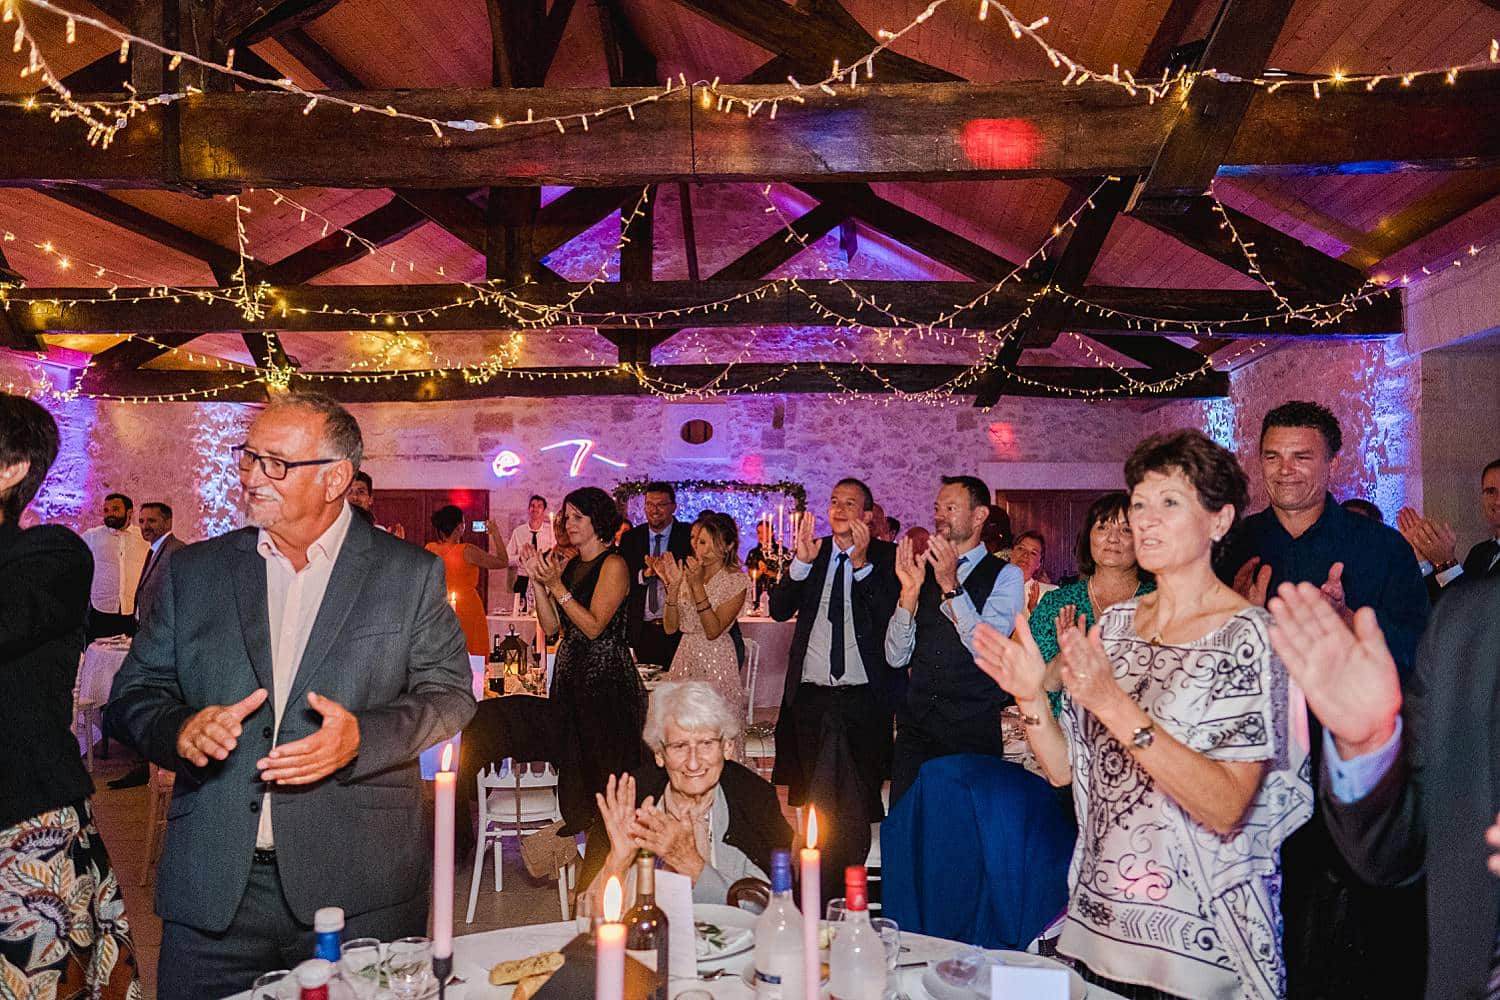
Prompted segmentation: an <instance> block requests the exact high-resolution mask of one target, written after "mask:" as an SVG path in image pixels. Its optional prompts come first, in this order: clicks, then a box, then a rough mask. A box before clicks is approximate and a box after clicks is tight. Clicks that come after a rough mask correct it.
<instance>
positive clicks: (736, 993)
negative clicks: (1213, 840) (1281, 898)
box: [230, 921, 1122, 1000]
mask: <svg viewBox="0 0 1500 1000" xmlns="http://www.w3.org/2000/svg"><path fill="white" fill-rule="evenodd" d="M577 934H578V929H577V927H576V926H574V924H573V922H572V921H568V922H566V923H551V924H534V925H532V926H529V927H509V928H506V929H504V930H498V931H484V932H483V933H480V934H465V935H463V936H462V937H455V938H454V939H453V971H454V975H456V976H458V977H460V978H462V979H463V980H464V981H465V982H464V986H463V988H462V989H457V990H455V989H452V988H450V989H449V990H448V1000H509V998H510V995H511V993H512V992H513V988H512V987H510V986H491V985H490V983H489V971H488V970H489V968H490V967H491V966H492V965H495V964H496V963H498V962H503V961H508V960H511V959H517V958H525V957H526V956H528V955H534V954H536V953H537V952H541V951H556V950H558V949H560V948H562V946H563V945H565V944H567V943H568V942H569V941H571V940H572V939H573V938H574V937H575V936H577ZM901 945H902V947H903V948H906V949H908V950H907V951H903V952H902V953H901V961H902V962H903V963H909V962H932V961H941V960H943V959H945V958H948V957H949V956H951V955H953V954H955V953H956V952H958V951H961V950H963V949H964V948H966V947H967V946H966V945H962V944H959V943H958V942H956V941H945V940H943V939H942V938H934V937H927V936H926V935H925V934H902V935H901ZM749 962H750V954H749V953H748V952H746V953H742V954H739V955H733V956H730V957H728V958H724V959H721V960H719V961H717V962H703V963H701V964H700V966H699V969H700V971H703V972H707V971H711V970H713V969H721V968H722V969H729V970H731V971H730V974H729V975H725V976H723V977H721V978H719V979H710V980H701V979H680V980H679V979H674V980H672V989H671V995H672V996H673V997H677V996H679V995H681V994H682V993H684V992H686V991H688V990H702V991H704V992H706V993H708V994H709V995H710V996H712V997H714V998H716V1000H718V998H722V1000H747V998H750V997H753V996H755V991H754V990H752V989H750V987H748V986H746V985H745V983H744V982H743V981H742V980H741V979H740V976H739V972H740V971H741V970H742V969H743V968H744V967H745V966H746V965H747V964H748V963H749ZM915 971H916V972H917V973H920V972H921V970H920V969H917V970H915ZM916 978H918V977H917V976H913V975H911V974H910V973H909V972H908V973H907V979H910V980H912V981H913V982H914V981H915V980H916ZM905 984H906V979H904V980H903V983H902V985H903V986H905ZM907 995H908V996H909V997H910V998H911V1000H926V995H925V992H924V991H922V990H921V989H920V988H917V989H916V990H915V991H912V990H908V991H907ZM825 996H826V992H825ZM1086 996H1087V1000H1122V998H1121V997H1120V995H1119V994H1118V993H1114V992H1112V991H1110V990H1106V989H1104V988H1102V987H1099V986H1090V987H1089V988H1088V992H1087V994H1086ZM230 1000H250V994H249V992H248V991H247V992H245V993H240V994H236V995H235V996H234V997H232V998H230Z"/></svg>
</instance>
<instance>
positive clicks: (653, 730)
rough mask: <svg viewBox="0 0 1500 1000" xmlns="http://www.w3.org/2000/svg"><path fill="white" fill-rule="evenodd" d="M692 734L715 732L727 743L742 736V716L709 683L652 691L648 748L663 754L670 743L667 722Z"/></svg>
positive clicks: (675, 683) (665, 686) (666, 686)
mask: <svg viewBox="0 0 1500 1000" xmlns="http://www.w3.org/2000/svg"><path fill="white" fill-rule="evenodd" d="M668 722H672V723H675V724H676V726H677V728H678V729H686V730H688V731H689V732H693V731H697V730H700V729H707V730H711V731H715V732H717V733H718V734H719V736H720V737H721V738H722V739H724V740H732V739H734V738H735V737H736V736H738V735H739V734H740V717H739V714H738V713H736V712H735V711H734V710H733V709H731V708H730V707H729V703H728V702H726V701H725V700H724V696H723V695H721V694H720V693H719V692H718V691H717V690H716V689H715V688H714V686H713V685H712V684H710V683H708V682H707V681H672V682H669V683H666V684H662V685H660V686H659V687H657V689H656V690H655V691H652V692H651V704H650V706H649V707H648V708H647V709H646V728H645V731H644V732H643V733H642V738H643V739H644V740H645V741H646V745H647V746H649V747H651V748H652V749H653V750H657V751H660V750H661V748H662V746H663V745H664V744H665V743H666V741H667V723H668Z"/></svg>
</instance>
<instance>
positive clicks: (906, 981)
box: [902, 951, 1089, 1000]
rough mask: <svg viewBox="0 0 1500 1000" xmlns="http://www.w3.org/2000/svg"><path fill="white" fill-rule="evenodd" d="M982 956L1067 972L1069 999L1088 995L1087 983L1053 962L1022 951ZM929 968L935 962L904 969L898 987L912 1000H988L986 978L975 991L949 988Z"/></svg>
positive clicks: (1078, 998) (1065, 967) (1010, 963)
mask: <svg viewBox="0 0 1500 1000" xmlns="http://www.w3.org/2000/svg"><path fill="white" fill-rule="evenodd" d="M986 954H987V955H989V956H990V957H991V958H998V959H1001V960H1003V961H1004V962H1005V964H1007V965H1017V966H1022V967H1026V968H1033V969H1064V970H1066V971H1067V973H1068V998H1069V1000H1084V998H1085V997H1086V996H1087V995H1088V991H1089V988H1088V984H1087V983H1085V982H1084V981H1083V977H1082V976H1080V975H1079V974H1078V973H1076V972H1074V971H1073V970H1072V969H1069V968H1068V967H1067V966H1066V965H1064V964H1063V963H1061V962H1059V961H1057V960H1056V959H1051V958H1046V957H1044V956H1041V955H1032V954H1030V953H1029V952H1024V951H991V952H986ZM933 965H936V963H933V964H932V965H929V966H928V967H927V968H925V969H907V970H904V975H903V978H902V987H903V989H905V990H906V993H907V995H908V996H910V997H911V998H912V1000H974V998H975V997H981V998H984V1000H989V996H990V981H989V979H988V978H986V979H985V980H984V982H982V983H981V984H979V986H978V987H977V988H972V989H971V988H967V987H963V986H950V985H948V984H947V983H945V982H943V981H942V980H941V979H939V978H938V974H937V970H936V969H935V968H933ZM988 972H989V970H985V975H986V977H988ZM913 987H917V988H919V989H920V991H921V992H920V993H916V992H914V991H913Z"/></svg>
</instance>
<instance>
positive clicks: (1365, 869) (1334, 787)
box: [1270, 575, 1500, 1000]
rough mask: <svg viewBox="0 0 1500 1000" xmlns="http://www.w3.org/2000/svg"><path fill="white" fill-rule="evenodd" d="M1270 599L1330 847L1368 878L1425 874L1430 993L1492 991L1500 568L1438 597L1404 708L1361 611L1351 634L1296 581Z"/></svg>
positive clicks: (1498, 964)
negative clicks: (1312, 726) (1307, 727)
mask: <svg viewBox="0 0 1500 1000" xmlns="http://www.w3.org/2000/svg"><path fill="white" fill-rule="evenodd" d="M1270 609H1271V613H1272V614H1273V615H1274V616H1275V619H1276V622H1275V625H1274V626H1273V627H1272V630H1271V642H1272V644H1273V645H1274V646H1275V648H1276V651H1277V653H1278V654H1279V655H1280V656H1281V658H1282V660H1283V661H1284V662H1285V663H1286V667H1287V671H1288V673H1290V674H1291V675H1292V677H1294V678H1295V679H1296V680H1297V682H1298V684H1299V685H1300V686H1301V688H1302V691H1303V693H1304V694H1305V695H1306V697H1307V707H1308V708H1309V709H1310V710H1311V711H1312V712H1314V713H1316V715H1317V717H1318V718H1319V719H1320V720H1321V721H1322V723H1323V735H1322V744H1323V754H1322V757H1323V767H1324V769H1325V770H1324V775H1323V778H1324V780H1323V781H1322V782H1321V788H1320V792H1319V794H1320V797H1321V798H1322V800H1323V801H1322V811H1323V816H1324V822H1325V823H1326V824H1327V827H1328V830H1329V832H1330V833H1331V834H1332V836H1333V840H1334V843H1335V844H1337V846H1338V849H1339V852H1340V853H1341V854H1342V855H1343V856H1344V858H1345V859H1346V860H1347V861H1348V862H1349V865H1350V867H1351V868H1353V869H1354V871H1355V872H1356V873H1357V874H1358V875H1359V876H1360V877H1361V878H1363V879H1366V880H1368V881H1370V882H1374V883H1380V884H1385V885H1396V884H1411V883H1413V882H1414V881H1415V880H1416V879H1417V878H1418V877H1420V876H1422V875H1424V874H1425V876H1426V888H1427V916H1428V921H1427V942H1428V944H1427V987H1426V996H1427V997H1428V1000H1453V998H1458V997H1476V998H1482V997H1496V996H1500V951H1497V948H1496V945H1497V943H1500V935H1497V933H1496V931H1497V926H1496V918H1497V914H1500V906H1497V903H1500V892H1497V890H1496V886H1495V882H1494V880H1493V879H1492V878H1491V877H1490V876H1489V874H1487V872H1486V867H1485V862H1486V857H1485V855H1486V853H1487V852H1486V849H1485V839H1486V832H1487V828H1489V827H1490V826H1491V824H1492V823H1494V822H1495V818H1496V813H1497V811H1500V701H1497V700H1496V697H1495V694H1496V684H1497V682H1500V576H1495V575H1491V576H1489V577H1487V578H1485V579H1476V580H1474V581H1471V582H1469V583H1465V584H1464V585H1463V586H1460V587H1455V588H1454V589H1453V592H1452V593H1450V594H1448V595H1446V596H1445V597H1444V598H1443V600H1442V601H1441V602H1440V603H1439V604H1438V606H1437V609H1436V611H1435V612H1434V614H1433V616H1432V619H1431V622H1430V623H1429V625H1428V628H1427V632H1426V634H1425V635H1424V636H1423V638H1422V643H1421V646H1420V648H1419V649H1418V652H1417V666H1416V674H1415V676H1414V677H1413V678H1412V679H1411V681H1409V682H1408V685H1407V689H1406V692H1405V707H1404V710H1403V706H1402V700H1403V694H1402V689H1401V681H1400V679H1399V677H1398V675H1397V671H1396V664H1395V661H1394V660H1393V658H1392V656H1391V652H1390V649H1389V648H1388V647H1387V646H1386V643H1385V637H1384V635H1383V634H1382V633H1381V630H1380V626H1379V625H1378V624H1377V623H1376V620H1375V616H1374V614H1373V613H1372V612H1371V611H1370V610H1368V609H1361V610H1360V611H1358V612H1356V614H1355V617H1354V627H1353V630H1352V631H1351V630H1350V628H1349V626H1348V625H1346V624H1345V623H1344V621H1343V620H1342V619H1341V618H1340V617H1339V615H1337V614H1336V613H1335V612H1334V610H1333V609H1332V608H1331V607H1330V606H1329V604H1328V602H1327V601H1326V600H1325V599H1323V597H1322V596H1321V595H1320V594H1319V593H1318V590H1317V588H1315V587H1313V586H1312V585H1311V584H1305V583H1304V584H1297V585H1296V586H1293V585H1291V584H1283V585H1282V587H1281V589H1280V590H1279V591H1278V597H1276V598H1273V599H1272V600H1271V602H1270ZM1494 846H1500V844H1495V845H1494Z"/></svg>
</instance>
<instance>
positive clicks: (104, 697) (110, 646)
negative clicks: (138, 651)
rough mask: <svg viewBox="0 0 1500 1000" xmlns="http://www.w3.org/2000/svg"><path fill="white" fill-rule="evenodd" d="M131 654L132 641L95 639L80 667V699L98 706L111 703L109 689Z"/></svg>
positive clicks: (85, 653) (86, 650)
mask: <svg viewBox="0 0 1500 1000" xmlns="http://www.w3.org/2000/svg"><path fill="white" fill-rule="evenodd" d="M129 652H130V640H129V639H124V641H117V640H116V639H114V638H109V639H95V640H94V641H93V642H91V643H89V645H88V648H87V649H85V650H84V651H83V661H82V662H81V663H80V664H79V665H78V697H79V698H81V699H85V700H88V701H92V702H95V703H97V704H100V705H102V704H104V703H105V702H107V701H109V689H110V687H111V686H112V685H113V684H114V682H115V674H117V673H119V672H120V665H121V664H122V663H124V662H125V654H127V653H129Z"/></svg>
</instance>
